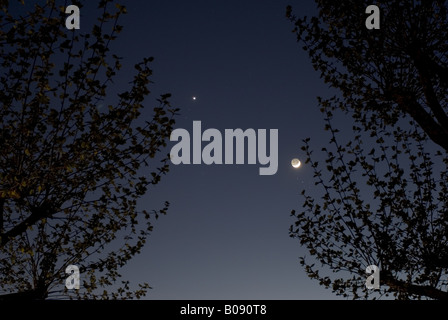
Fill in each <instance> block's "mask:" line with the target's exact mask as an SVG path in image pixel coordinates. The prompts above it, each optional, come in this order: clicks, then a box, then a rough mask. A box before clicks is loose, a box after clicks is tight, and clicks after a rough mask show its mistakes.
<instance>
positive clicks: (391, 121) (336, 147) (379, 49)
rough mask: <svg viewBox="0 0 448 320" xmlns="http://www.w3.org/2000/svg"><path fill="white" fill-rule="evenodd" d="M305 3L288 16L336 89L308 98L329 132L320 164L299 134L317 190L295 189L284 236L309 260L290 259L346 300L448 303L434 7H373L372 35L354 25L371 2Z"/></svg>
mask: <svg viewBox="0 0 448 320" xmlns="http://www.w3.org/2000/svg"><path fill="white" fill-rule="evenodd" d="M316 2H317V3H318V8H319V18H317V17H314V18H312V19H311V20H309V21H308V20H307V19H306V18H305V19H297V18H296V17H294V16H293V15H292V14H291V8H290V7H288V8H287V16H288V17H289V18H290V19H291V20H292V21H293V22H294V23H295V26H296V27H295V29H294V31H295V32H297V34H298V39H299V40H300V41H303V42H304V43H305V46H304V49H305V50H307V51H308V52H309V54H310V56H311V59H312V63H313V65H314V67H315V68H316V69H317V70H318V71H320V73H321V75H322V77H323V78H324V79H325V81H326V82H328V83H329V84H330V85H331V87H334V88H337V89H339V91H340V93H341V94H340V95H336V96H334V97H333V98H331V99H322V98H319V99H318V100H319V104H320V106H321V110H322V112H323V113H324V115H325V118H326V121H327V125H326V128H325V129H326V130H328V131H329V132H330V133H331V136H330V144H329V146H327V147H326V148H323V149H322V151H323V152H324V155H325V157H326V160H325V164H324V165H322V164H319V163H318V162H317V161H316V156H315V154H313V151H312V149H311V147H310V145H309V141H310V140H309V139H306V140H305V141H304V142H305V145H304V146H303V148H302V149H303V150H304V151H305V152H306V154H307V160H306V162H307V163H309V164H310V166H311V167H312V168H313V170H314V177H315V179H316V183H315V184H316V187H315V188H314V189H313V191H312V193H310V192H309V191H305V190H304V191H302V195H303V196H304V199H305V201H304V203H303V208H304V209H303V211H301V212H296V211H295V210H293V211H292V215H293V216H294V217H295V218H296V222H295V224H294V225H293V226H291V229H290V235H291V237H294V238H298V239H299V240H300V243H301V244H302V245H303V246H305V247H306V248H307V250H308V252H309V253H310V255H311V257H313V258H312V259H311V260H310V259H309V258H306V257H301V264H302V265H303V266H304V267H305V270H306V272H307V274H308V275H309V276H310V277H311V278H314V279H317V280H318V281H319V283H320V284H321V285H323V286H325V287H327V288H331V289H332V290H333V291H334V292H335V293H336V294H339V295H344V296H352V297H353V298H355V299H356V298H361V297H364V298H367V297H369V296H371V295H373V297H380V296H382V295H389V294H393V295H394V296H396V297H397V298H398V299H415V298H417V299H420V298H431V299H448V290H447V285H448V196H447V192H448V167H447V166H448V156H447V153H446V151H447V150H448V131H447V128H448V126H447V125H446V124H447V123H446V117H447V115H446V111H447V92H448V91H447V83H448V81H447V70H448V69H447V59H446V58H447V55H446V54H447V48H448V47H447V44H448V42H447V41H448V37H447V31H448V29H447V19H446V18H447V17H446V8H445V6H444V2H442V1H432V2H430V1H428V2H426V1H424V2H420V1H386V2H382V3H381V5H380V8H381V9H382V11H381V15H382V20H381V22H382V23H381V29H380V30H367V29H366V28H365V27H364V21H365V18H366V15H365V14H364V11H365V8H366V7H367V5H369V4H371V3H367V2H365V1H344V2H330V1H316ZM340 110H342V111H345V112H346V113H349V114H350V115H351V116H352V117H353V121H354V126H353V138H351V139H350V141H349V142H347V143H345V144H343V143H340V140H341V137H340V136H338V130H337V129H335V128H334V126H333V121H332V119H333V114H334V113H335V112H337V111H340ZM431 140H432V141H433V142H435V143H436V144H438V146H441V147H442V148H443V149H442V150H441V151H437V150H435V149H437V148H438V146H431V144H430V143H429V142H430V141H431ZM319 187H321V188H320V189H319ZM318 190H322V194H321V197H319V195H316V193H317V192H318ZM316 261H317V262H319V263H320V264H321V265H322V267H321V268H318V267H316V266H315V262H316ZM372 264H373V265H377V266H378V267H379V268H380V277H381V288H380V290H379V291H378V290H368V289H366V287H365V282H366V278H367V275H366V267H367V266H368V265H372ZM330 271H332V272H334V273H338V274H339V276H331V274H329V273H330Z"/></svg>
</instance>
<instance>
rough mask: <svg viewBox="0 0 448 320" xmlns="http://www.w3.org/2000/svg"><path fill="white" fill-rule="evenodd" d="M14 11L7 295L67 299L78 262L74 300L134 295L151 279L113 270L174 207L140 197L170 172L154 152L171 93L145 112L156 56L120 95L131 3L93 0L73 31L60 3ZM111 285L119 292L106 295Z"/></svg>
mask: <svg viewBox="0 0 448 320" xmlns="http://www.w3.org/2000/svg"><path fill="white" fill-rule="evenodd" d="M62 4H63V3H62ZM73 4H77V5H79V6H80V8H82V4H81V3H73ZM14 5H15V6H16V7H17V6H18V4H17V3H15V4H14ZM89 5H91V3H90V4H89ZM12 7H13V5H12V4H10V5H8V4H4V5H3V6H2V11H3V13H2V14H1V15H0V25H1V30H0V57H1V58H0V64H1V75H0V107H1V109H0V113H1V116H0V121H1V126H0V144H1V146H2V148H1V150H0V288H1V289H2V291H3V292H4V293H6V295H4V296H3V297H4V298H14V297H30V298H37V299H44V298H47V297H58V296H62V297H67V294H68V293H67V292H65V293H64V292H63V291H66V289H65V288H64V284H65V279H66V278H67V277H68V275H67V274H65V268H66V267H67V266H68V265H70V264H75V265H78V266H79V267H80V271H81V273H82V277H81V279H82V283H81V288H82V289H81V290H79V291H76V292H75V294H74V295H70V294H69V295H70V296H71V297H78V298H81V297H82V298H132V297H137V298H139V297H141V296H143V295H144V294H145V293H146V291H147V289H148V288H149V286H148V284H146V283H145V284H141V285H140V288H139V289H138V290H136V291H134V292H133V291H132V290H131V289H130V287H129V283H128V282H127V281H123V282H122V286H121V287H119V286H120V285H119V284H116V282H117V280H118V278H119V277H120V276H121V275H120V274H119V272H118V269H119V268H120V267H122V266H123V265H125V264H126V263H127V262H128V261H129V260H130V259H131V258H132V257H133V256H134V255H135V254H137V253H139V252H140V250H141V248H142V247H143V245H144V244H145V241H146V239H147V237H148V235H149V233H150V231H151V230H152V224H151V223H150V217H156V218H157V216H158V214H165V213H166V210H167V207H168V203H167V202H166V203H165V205H164V206H163V208H162V209H160V210H158V211H156V210H152V211H150V212H148V211H146V210H143V211H141V210H140V209H139V208H138V205H137V202H138V201H137V200H138V199H139V198H141V197H142V196H143V195H145V194H147V191H148V190H149V188H150V186H151V185H155V184H157V183H158V182H159V181H160V178H161V176H162V175H163V174H165V173H166V172H168V158H167V156H164V157H162V160H161V162H159V161H160V159H158V158H160V157H158V154H159V153H160V151H161V150H162V148H163V147H164V146H166V140H167V138H169V135H170V133H171V131H172V128H173V125H174V116H175V114H176V111H177V109H175V108H173V107H171V106H170V104H169V102H168V98H169V96H170V95H169V94H166V95H162V96H161V97H160V99H157V101H158V103H157V106H156V107H155V108H154V109H153V110H152V111H153V112H151V110H148V109H147V108H144V99H145V97H146V96H147V95H148V94H149V93H150V91H149V89H148V86H149V84H150V82H151V81H150V80H149V77H150V76H151V73H152V71H151V69H150V66H149V65H150V62H151V61H152V58H145V59H143V61H142V62H140V63H138V64H136V65H135V76H134V78H133V80H132V81H131V82H130V85H129V89H128V90H126V91H124V92H121V93H118V94H116V93H115V92H114V91H113V90H115V88H114V87H113V86H114V85H115V83H114V82H113V80H114V79H117V77H116V76H117V75H118V72H119V70H120V68H121V58H120V57H118V56H117V55H115V54H112V53H111V52H110V44H111V42H112V41H114V40H115V39H116V38H117V35H118V33H120V31H121V30H122V26H120V25H119V24H118V19H119V17H120V15H122V14H124V13H126V8H125V7H124V6H121V5H115V6H112V1H110V0H101V1H98V10H99V12H100V15H99V18H98V22H97V23H95V24H94V25H93V26H92V28H91V29H89V30H88V31H84V30H87V29H86V28H85V26H86V25H87V23H83V24H82V25H81V30H67V29H66V28H65V18H66V17H67V15H66V14H65V12H64V11H65V8H64V7H62V6H58V4H57V2H56V1H54V0H48V1H46V2H45V3H44V4H41V5H39V4H36V5H34V7H33V8H31V10H30V11H28V12H27V13H26V14H24V15H20V16H18V14H14V12H15V10H13V9H12ZM25 8H27V9H28V10H29V8H28V7H25ZM22 9H23V8H22ZM81 10H82V9H81ZM83 28H84V29H83ZM143 117H145V118H147V119H150V120H149V121H143V119H142V118H143ZM157 163H159V164H157ZM148 168H152V169H151V172H148ZM144 169H146V170H144ZM111 285H113V286H115V289H116V288H117V287H119V288H118V289H117V290H116V291H115V292H109V291H107V290H106V289H104V292H102V293H101V291H100V289H101V288H107V287H108V286H111ZM98 292H100V293H98Z"/></svg>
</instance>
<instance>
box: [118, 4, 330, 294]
mask: <svg viewBox="0 0 448 320" xmlns="http://www.w3.org/2000/svg"><path fill="white" fill-rule="evenodd" d="M288 4H291V5H293V7H294V9H295V12H296V14H298V15H302V14H303V15H306V14H313V13H315V12H314V10H315V5H314V2H313V1H311V0H308V1H274V0H271V1H247V0H245V1H234V0H232V1H228V0H226V1H162V0H158V1H154V0H151V1H128V2H126V6H127V9H128V14H127V15H126V16H125V18H123V19H122V20H121V24H123V25H124V26H125V29H124V31H123V33H122V34H121V35H120V38H119V40H118V41H117V43H116V44H115V48H114V50H116V51H117V52H118V53H119V55H121V56H123V58H124V60H123V64H124V65H125V67H126V66H133V64H134V63H135V62H136V61H138V60H140V59H141V58H143V57H144V56H154V57H155V61H154V63H153V71H154V75H153V81H154V82H155V83H154V85H153V86H152V96H150V97H149V98H148V104H149V105H150V104H153V102H152V101H154V100H152V99H155V97H156V96H157V95H159V94H162V93H165V92H171V93H172V94H173V97H172V99H171V102H172V104H173V105H175V106H179V107H180V108H181V116H179V117H178V121H177V124H176V127H177V128H184V129H187V130H188V131H190V133H191V130H192V122H193V121H194V120H200V121H202V128H203V130H205V129H207V128H216V129H218V130H220V131H221V132H224V129H227V128H229V129H236V128H241V129H243V130H244V129H247V128H254V129H267V130H269V129H278V130H279V167H278V172H277V174H276V175H273V176H260V175H259V174H258V168H259V165H258V164H257V165H247V164H246V165H211V166H207V165H204V164H202V165H178V166H174V165H173V166H172V167H171V171H170V173H169V174H168V175H167V176H166V177H165V178H164V179H163V181H162V182H161V183H160V184H159V185H158V186H157V187H156V188H155V189H154V190H153V191H152V192H150V193H149V194H148V195H146V196H145V197H143V198H142V200H141V204H142V206H143V207H147V208H154V207H156V208H157V207H159V206H161V204H162V203H163V201H164V200H168V201H170V203H171V207H170V209H169V211H168V214H167V216H163V217H161V218H160V219H159V220H158V221H157V222H156V224H155V228H154V232H153V233H152V236H151V237H150V238H149V241H148V243H147V246H146V247H145V249H144V250H143V252H142V254H141V255H139V256H137V257H136V258H135V259H133V260H132V261H131V262H130V263H129V265H128V266H126V267H125V268H124V270H123V274H124V277H125V278H127V279H129V280H131V282H134V283H135V282H144V281H145V282H148V283H150V285H151V286H153V290H151V292H150V293H149V294H148V296H147V297H146V298H148V299H328V298H334V297H335V296H334V295H332V294H331V292H330V291H328V290H325V289H324V288H323V287H320V286H319V285H318V283H316V282H314V281H312V280H309V279H308V278H307V276H306V275H305V273H304V271H303V269H302V268H301V266H300V265H299V259H298V257H299V256H300V255H303V254H304V253H305V251H304V249H302V248H301V247H300V245H299V243H298V241H297V240H293V239H291V238H289V234H288V228H289V226H290V225H291V223H293V219H292V218H291V217H290V211H291V210H292V209H297V208H298V207H300V206H301V201H302V198H301V197H300V195H299V193H300V191H301V190H302V189H303V188H304V187H307V188H308V189H310V188H311V189H312V187H313V185H314V181H313V180H312V172H311V170H310V168H307V166H302V168H301V169H300V170H294V169H293V168H292V167H291V165H290V161H291V159H292V158H294V157H298V158H302V157H303V154H302V152H301V150H300V146H301V140H302V139H304V138H306V137H311V138H312V139H313V141H314V143H315V146H316V147H317V148H316V149H320V147H322V146H323V144H324V143H326V142H327V140H328V139H327V138H328V136H327V135H326V134H325V133H324V131H323V125H324V122H323V118H322V115H321V114H320V112H319V111H318V106H317V100H316V96H317V95H322V96H328V95H329V94H330V92H329V90H328V88H327V87H326V86H325V85H324V84H323V82H322V81H321V80H320V79H319V75H318V74H317V73H316V72H315V71H314V70H313V69H312V67H311V64H310V61H309V59H308V57H307V55H306V54H305V53H304V52H303V51H302V49H301V46H300V45H299V44H297V42H296V38H295V35H294V34H292V33H291V29H292V25H291V23H290V22H289V21H288V20H287V19H286V18H285V8H286V6H287V5H288ZM130 75H131V74H130V73H129V76H130ZM126 76H128V75H127V74H124V75H123V77H126ZM193 96H196V97H197V100H196V101H193V100H192V97H193ZM174 144H175V143H174V142H172V143H170V145H169V146H168V148H167V150H166V152H167V153H168V152H169V150H170V148H171V147H172V146H173V145H174Z"/></svg>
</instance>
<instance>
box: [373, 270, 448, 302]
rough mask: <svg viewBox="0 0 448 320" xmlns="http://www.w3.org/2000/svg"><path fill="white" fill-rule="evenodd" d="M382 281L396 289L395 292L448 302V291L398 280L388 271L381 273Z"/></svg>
mask: <svg viewBox="0 0 448 320" xmlns="http://www.w3.org/2000/svg"><path fill="white" fill-rule="evenodd" d="M381 281H382V282H384V283H385V284H386V285H387V286H389V287H391V288H392V289H394V291H398V292H405V293H409V294H414V295H418V296H425V297H429V298H432V299H437V300H448V292H446V291H442V290H439V289H437V288H434V287H431V286H419V285H415V284H410V283H407V282H404V281H401V280H398V279H396V278H395V277H393V276H392V275H391V273H390V272H387V271H386V272H384V271H382V272H381Z"/></svg>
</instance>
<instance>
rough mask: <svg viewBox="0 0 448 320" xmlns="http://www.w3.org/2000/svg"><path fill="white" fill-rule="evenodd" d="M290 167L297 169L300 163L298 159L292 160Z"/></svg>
mask: <svg viewBox="0 0 448 320" xmlns="http://www.w3.org/2000/svg"><path fill="white" fill-rule="evenodd" d="M291 165H292V166H293V167H294V168H298V167H300V165H301V162H300V160H299V159H297V158H294V159H292V160H291Z"/></svg>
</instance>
